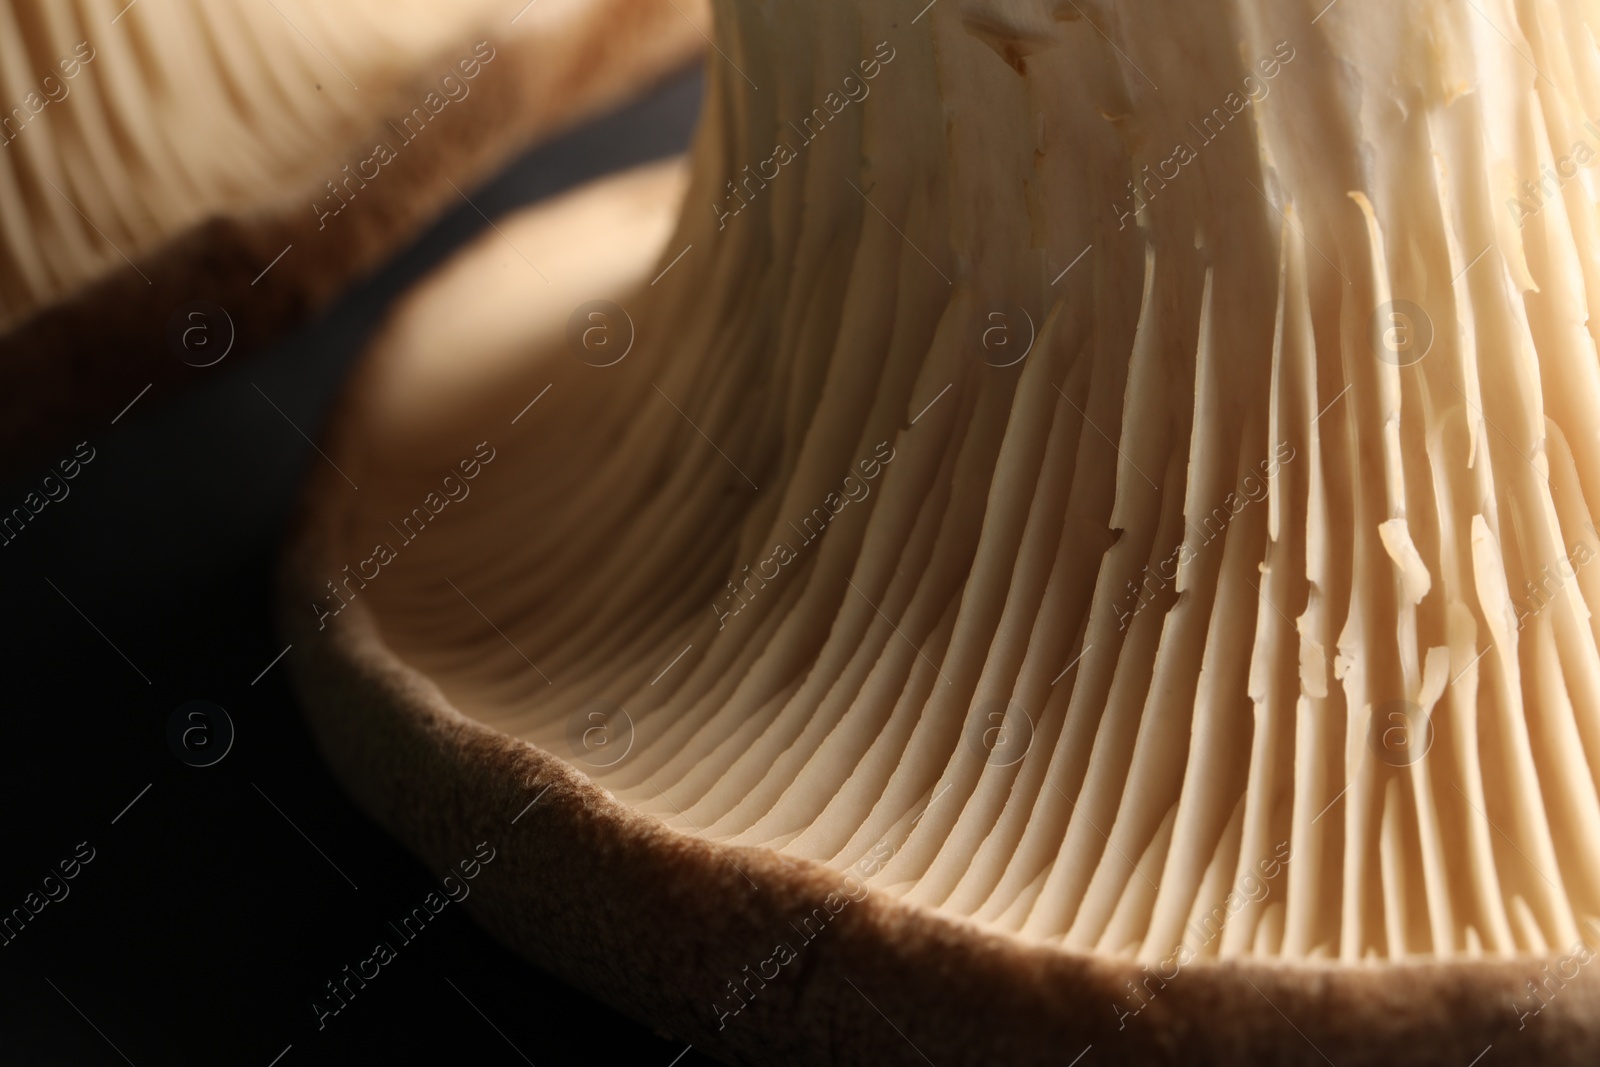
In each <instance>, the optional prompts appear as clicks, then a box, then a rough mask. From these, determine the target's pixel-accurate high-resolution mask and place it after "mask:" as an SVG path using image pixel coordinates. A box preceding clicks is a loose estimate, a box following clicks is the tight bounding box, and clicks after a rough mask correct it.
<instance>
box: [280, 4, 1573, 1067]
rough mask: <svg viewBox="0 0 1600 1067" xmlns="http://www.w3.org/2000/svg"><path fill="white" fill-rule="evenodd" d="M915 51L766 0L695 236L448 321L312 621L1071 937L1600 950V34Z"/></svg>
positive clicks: (1123, 953) (983, 42) (692, 797)
mask: <svg viewBox="0 0 1600 1067" xmlns="http://www.w3.org/2000/svg"><path fill="white" fill-rule="evenodd" d="M919 6H920V5H916V4H913V5H904V4H898V3H897V4H893V5H885V4H867V3H852V2H845V0H835V2H829V3H826V4H822V5H818V6H815V7H808V8H807V9H806V10H804V11H799V10H796V9H794V8H793V6H792V5H781V4H778V3H773V2H756V0H740V2H737V3H736V2H733V0H723V2H720V3H719V4H718V5H717V7H716V15H717V31H716V35H717V44H718V46H719V54H717V55H713V56H711V57H710V58H709V60H708V69H709V72H710V73H709V78H710V89H709V93H708V98H707V102H706V105H705V111H704V115H703V120H702V127H701V130H700V134H699V137H698V140H697V142H696V145H695V149H694V154H693V160H692V172H691V174H690V175H689V177H688V178H687V183H688V188H687V192H686V193H685V194H684V197H683V207H682V212H681V216H680V217H679V218H678V221H677V223H676V229H675V231H674V232H672V233H671V235H670V237H663V234H665V233H666V225H667V223H666V221H665V219H666V212H667V208H666V207H665V206H664V205H665V204H667V203H668V202H669V200H670V197H671V195H672V194H673V192H674V189H675V187H674V185H673V183H674V182H675V181H678V180H681V179H678V178H674V177H673V176H672V175H670V174H669V175H662V174H654V175H644V176H634V177H630V178H627V179H623V180H620V181H619V182H616V183H613V184H612V185H610V186H607V187H604V188H601V189H599V190H597V191H595V192H593V193H589V194H584V196H585V197H587V199H584V198H582V197H580V198H579V199H577V200H573V201H572V202H570V203H568V204H565V205H559V206H557V207H554V208H551V209H548V211H547V213H546V214H543V215H539V216H537V217H536V218H530V219H529V220H528V221H526V222H524V223H519V224H517V225H519V226H524V227H526V228H525V229H521V230H519V231H518V232H519V233H521V234H523V235H524V237H522V238H519V240H525V241H526V242H527V247H530V248H539V249H540V250H541V254H543V255H545V256H547V257H548V261H549V263H550V264H551V267H552V269H551V270H550V271H549V273H550V274H551V275H552V279H553V281H552V283H551V284H550V285H543V284H539V283H531V284H528V285H524V286H521V292H520V293H519V294H517V295H515V296H513V295H512V294H511V293H510V292H509V291H508V289H507V287H506V285H505V283H493V281H492V279H493V263H494V260H495V258H496V257H497V256H498V255H501V254H503V250H500V251H498V252H497V251H495V245H494V244H493V243H492V242H491V243H487V244H485V245H483V246H482V248H480V249H478V250H476V251H474V252H472V253H470V254H469V255H468V256H466V257H464V258H463V259H462V260H461V261H460V262H459V263H457V264H456V265H454V266H452V267H451V268H450V269H449V270H448V271H447V272H445V273H444V274H443V275H441V276H440V277H439V278H438V279H436V280H434V281H431V282H430V283H429V284H428V285H427V286H426V287H424V289H422V290H421V291H419V293H418V294H417V295H416V296H415V297H414V298H412V300H411V301H410V302H409V303H408V304H407V305H406V307H405V308H404V309H403V310H402V311H401V312H400V313H399V315H398V316H397V317H396V318H395V320H394V321H393V323H392V324H391V325H390V327H389V328H388V330H387V331H386V332H385V334H384V335H383V336H382V338H381V339H380V341H379V342H378V344H377V345H376V346H375V348H374V350H373V352H372V354H371V356H370V357H369V360H368V363H367V365H366V367H365V369H364V371H363V374H362V375H361V376H360V377H358V378H357V380H356V382H355V383H354V384H353V385H352V387H351V390H350V392H349V394H348V399H347V403H346V408H345V410H344V412H343V414H342V415H341V417H340V419H339V421H338V423H337V424H336V432H335V435H334V448H333V450H332V451H331V453H330V454H331V455H332V457H333V460H334V461H335V462H337V463H338V464H339V466H340V467H341V469H342V470H343V471H344V473H345V474H347V475H348V476H349V477H350V478H352V479H353V480H354V482H356V483H359V484H360V486H361V488H360V491H359V492H356V491H354V490H352V489H350V488H349V486H347V485H345V484H343V483H342V482H341V481H340V479H339V477H338V476H337V475H335V474H333V472H331V471H326V470H324V471H321V472H319V473H318V475H317V485H318V488H317V489H316V490H315V491H314V496H313V499H314V500H316V501H319V502H320V503H319V505H318V506H319V507H321V508H322V509H324V511H323V514H324V516H325V517H327V516H333V515H337V516H338V517H339V518H338V522H337V523H332V521H331V519H329V520H328V525H327V526H326V529H327V530H329V531H333V532H330V533H326V534H325V535H324V536H327V537H328V538H330V539H331V541H330V543H332V544H334V545H336V546H338V547H339V549H340V550H341V551H342V552H343V555H339V554H338V552H332V551H330V553H328V554H327V555H325V556H324V557H323V558H322V560H321V562H322V563H324V564H326V563H328V562H329V561H330V560H333V561H348V562H350V563H351V564H352V565H354V567H355V568H356V569H357V571H358V572H359V575H360V577H358V578H357V580H356V581H351V578H350V575H351V574H352V573H353V572H352V571H351V570H346V571H344V572H338V571H326V570H325V571H316V572H314V573H313V572H312V571H311V570H306V569H303V568H302V569H299V570H297V572H296V573H297V576H298V577H297V582H298V584H297V586H296V588H297V589H299V590H302V591H311V592H312V593H313V596H314V597H315V600H314V601H312V602H308V601H310V600H311V598H310V597H302V598H301V599H299V600H297V601H295V602H294V603H293V604H292V605H291V606H290V608H289V611H290V612H291V626H292V628H293V629H294V631H295V632H297V633H300V634H302V635H303V637H304V639H305V640H307V641H315V640H318V637H317V632H318V631H319V630H321V629H323V628H327V627H335V628H336V627H337V626H339V625H340V624H341V621H342V620H341V619H340V618H339V616H340V615H341V614H342V613H343V611H344V610H345V608H346V607H347V606H355V605H359V606H360V613H363V614H362V617H365V618H370V619H371V620H373V621H374V622H375V623H376V626H377V629H378V632H379V633H380V634H381V638H382V641H383V643H384V645H385V646H386V647H387V649H388V650H390V651H392V653H393V654H394V655H395V656H397V657H398V658H399V659H400V660H401V661H403V662H404V663H405V664H406V665H408V667H409V668H411V669H412V670H414V671H415V672H416V673H417V674H418V675H420V676H422V677H425V678H426V679H428V680H429V681H430V682H431V683H433V684H434V685H437V687H438V691H439V693H440V694H442V697H443V699H444V700H446V701H447V702H448V704H449V705H451V706H453V707H454V708H455V709H457V710H458V711H459V712H460V713H462V714H463V715H465V716H466V717H468V718H469V719H472V720H476V721H477V722H478V723H481V724H483V725H485V726H487V727H489V728H491V729H492V730H494V731H498V732H501V733H503V734H505V735H508V736H510V737H512V738H516V739H521V740H523V741H527V742H531V743H532V744H533V745H535V746H538V747H539V748H540V749H543V750H545V751H547V752H551V753H554V754H557V755H559V756H561V757H562V758H563V759H565V760H567V761H568V762H570V763H571V764H572V766H574V767H576V768H577V769H579V770H582V771H584V772H585V773H586V774H588V775H589V777H590V778H592V779H593V781H594V782H595V783H597V784H598V785H600V786H603V787H604V789H605V790H607V791H609V793H611V794H612V795H613V796H614V797H615V798H616V799H617V800H618V801H620V802H622V803H623V804H625V805H627V806H630V807H632V808H633V809H635V810H636V811H638V812H641V813H644V814H646V815H649V816H653V817H655V818H657V819H659V820H660V821H661V822H663V823H665V824H666V825H667V826H669V827H672V828H675V829H676V830H680V831H682V832H683V833H684V834H687V835H690V836H691V837H696V838H703V839H707V840H709V841H711V842H713V843H715V845H716V846H717V847H718V848H719V849H728V850H736V847H737V846H750V847H756V848H759V849H765V850H770V851H773V852H776V853H779V854H781V855H784V856H789V857H795V858H799V859H805V860H813V861H817V862H819V863H821V864H823V865H825V866H826V867H828V868H831V869H833V870H835V871H838V872H850V873H854V874H856V875H858V876H860V877H863V878H864V880H865V881H866V882H867V884H868V885H869V886H871V887H873V888H874V889H876V890H880V891H881V892H882V893H883V894H887V895H889V896H892V897H897V898H899V899H900V900H901V901H903V902H906V903H910V904H915V905H920V906H921V907H923V908H926V909H933V910H934V911H936V912H941V913H945V914H947V915H950V916H954V917H957V918H959V919H960V920H962V921H964V922H965V921H970V922H973V923H976V924H978V925H979V926H981V927H983V928H985V929H986V930H988V931H991V932H998V933H1000V934H1003V935H1005V936H1006V937H1009V938H1014V939H1019V940H1020V941H1022V942H1027V943H1035V944H1041V945H1046V946H1055V947H1058V948H1061V949H1065V950H1069V951H1072V952H1076V953H1086V954H1091V955H1095V956H1102V957H1126V958H1130V959H1132V960H1135V961H1156V960H1166V959H1170V958H1171V957H1172V956H1173V954H1174V953H1175V952H1182V953H1185V954H1186V955H1185V959H1187V958H1192V957H1210V956H1215V957H1253V958H1261V959H1266V958H1274V959H1280V960H1284V961H1291V962H1300V961H1309V960H1317V959H1321V960H1326V961H1342V962H1356V961H1362V960H1368V959H1373V958H1376V959H1381V960H1385V961H1400V960H1403V959H1407V958H1415V957H1428V958H1431V959H1433V960H1438V961H1445V960H1450V959H1453V958H1455V959H1482V958H1484V957H1504V958H1510V957H1522V956H1548V955H1551V954H1559V953H1564V952H1566V951H1568V950H1569V949H1571V948H1572V947H1573V946H1574V945H1575V944H1577V943H1578V942H1579V941H1580V939H1583V940H1587V941H1589V942H1600V799H1597V792H1596V776H1597V773H1600V655H1597V631H1596V629H1595V622H1594V620H1593V619H1592V618H1591V615H1590V610H1589V608H1588V607H1587V605H1588V604H1590V603H1596V602H1600V568H1591V567H1588V566H1586V564H1587V563H1588V562H1589V561H1590V560H1592V559H1594V558H1595V557H1596V555H1597V553H1600V532H1597V531H1596V529H1595V527H1594V525H1593V522H1592V516H1593V514H1594V513H1595V511H1596V507H1595V505H1591V504H1590V503H1589V500H1590V497H1589V495H1588V494H1589V493H1590V492H1591V491H1597V492H1600V489H1597V486H1600V364H1597V362H1596V350H1595V345H1594V336H1593V334H1592V327H1591V326H1590V323H1589V311H1588V301H1589V299H1590V298H1591V297H1593V296H1596V295H1600V258H1597V253H1600V230H1597V228H1596V226H1595V214H1594V209H1593V202H1592V198H1591V193H1590V189H1591V187H1592V183H1593V176H1592V173H1591V172H1590V171H1588V170H1583V169H1581V167H1580V166H1579V165H1578V164H1582V163H1583V158H1584V157H1583V155H1582V153H1581V152H1580V151H1579V149H1578V147H1576V146H1587V147H1588V152H1587V156H1588V157H1589V158H1593V157H1594V156H1595V150H1594V149H1595V146H1596V144H1597V143H1600V137H1596V136H1595V135H1594V134H1593V133H1592V132H1590V131H1592V130H1593V127H1592V126H1586V125H1585V123H1586V120H1587V119H1588V117H1590V116H1600V61H1597V57H1596V54H1595V44H1594V34H1595V32H1596V30H1597V28H1600V27H1597V24H1596V23H1597V15H1600V9H1597V8H1596V7H1595V6H1594V5H1593V4H1587V3H1549V4H1511V3H1495V4H1484V5H1476V4H1454V3H1442V2H1426V0H1416V2H1409V3H1401V4H1388V3H1379V2H1377V0H1342V2H1341V0H1335V2H1334V3H1333V4H1327V5H1326V6H1324V2H1308V0H1297V2H1295V3H1277V2H1268V0H1230V2H1226V3H1222V2H1218V3H1195V4H1178V5H1174V4H1157V3H1154V2H1152V0H1135V2H1130V3H1119V4H1115V5H1112V4H1107V3H1089V2H1087V0H1084V2H1083V3H1081V4H1080V3H1072V2H1071V0H1063V2H1061V3H1049V2H1045V0H1014V2H1011V0H1007V2H1003V0H947V2H945V3H936V4H931V5H928V6H927V7H926V8H923V10H922V11H921V12H920V13H919V12H918V11H917V8H918V7H919ZM1575 158H1576V159H1577V160H1578V163H1577V164H1575V163H1574V162H1573V161H1574V159H1575ZM1584 165H1586V164H1584ZM652 188H653V189H654V190H655V191H654V192H651V189H652ZM1508 200H1509V203H1508ZM645 201H650V202H653V203H655V204H656V205H657V207H656V208H654V209H652V210H653V212H654V213H653V214H650V215H649V218H650V219H651V220H653V221H651V222H649V224H648V225H645V224H643V223H641V222H639V221H638V218H639V216H638V214H637V212H636V210H635V209H636V208H637V205H638V204H640V203H642V202H645ZM625 208H626V210H625ZM562 219H565V220H566V221H565V222H562V221H560V220H562ZM580 235H582V236H580ZM493 241H498V238H494V239H493ZM650 256H654V257H655V258H654V260H653V262H649V263H647V262H646V259H647V258H648V257H650ZM629 263H631V267H630V266H628V265H627V264H629ZM625 268H626V269H625ZM597 298H604V299H606V300H609V301H613V303H611V304H609V305H604V306H602V305H594V306H590V305H588V304H586V303H585V302H586V301H589V300H592V299H597ZM574 308H577V309H578V310H577V311H576V312H574V311H573V309H574ZM607 346H610V347H607ZM446 353H448V355H447V354H446ZM536 394H537V396H536ZM530 401H531V402H532V403H531V405H530ZM519 409H520V410H519ZM513 417H514V418H513ZM478 442H482V444H481V445H480V444H477V443H478ZM491 455H492V457H493V458H492V459H486V458H485V457H489V456H491ZM468 470H471V471H472V474H473V477H472V479H471V480H470V483H469V481H467V480H464V476H465V474H466V472H467V471H468ZM447 498H448V499H447ZM375 542H376V546H375V545H374V543H375ZM385 550H386V551H385ZM363 557H365V558H363ZM358 561H359V562H358ZM306 654H307V655H315V653H306ZM312 700H313V702H315V701H316V697H315V695H314V694H313V695H312ZM316 714H317V715H318V716H320V717H323V718H333V717H335V716H337V715H338V711H337V710H336V709H334V708H331V707H324V708H322V709H320V710H318V711H317V713H316ZM1247 995H1248V994H1247ZM1494 1010H1495V1011H1496V1012H1503V1005H1501V1004H1499V1003H1496V1004H1495V1006H1494ZM1352 1039H1354V1038H1352ZM1065 1051H1066V1052H1067V1054H1068V1055H1070V1054H1071V1053H1072V1052H1073V1051H1075V1050H1073V1049H1067V1050H1065ZM1302 1051H1304V1050H1303V1049H1302ZM1063 1062H1064V1061H1063ZM1363 1062H1368V1061H1365V1060H1364V1061H1363Z"/></svg>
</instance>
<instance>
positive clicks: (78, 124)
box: [0, 0, 704, 451]
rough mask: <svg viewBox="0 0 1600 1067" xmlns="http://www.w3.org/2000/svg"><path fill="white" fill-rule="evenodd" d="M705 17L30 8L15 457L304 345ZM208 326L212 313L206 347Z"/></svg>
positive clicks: (165, 3)
mask: <svg viewBox="0 0 1600 1067" xmlns="http://www.w3.org/2000/svg"><path fill="white" fill-rule="evenodd" d="M691 15H692V16H694V17H695V18H699V19H701V20H702V21H703V19H704V12H703V9H702V7H701V5H699V4H697V3H687V4H681V5H677V7H676V9H675V7H674V5H673V4H671V3H666V2H662V0H604V2H599V3H595V2H587V0H543V2H542V3H539V4H536V5H529V4H527V3H526V0H524V2H523V3H513V2H512V0H466V2H458V3H452V4H431V3H422V2H418V0H406V2H404V3H400V4H395V3H376V2H369V0H358V2H351V3H344V4H338V5H332V6H330V5H327V4H316V3H307V2H305V0H272V2H271V3H264V4H257V3H239V2H236V0H135V2H134V3H131V4H112V3H85V4H61V3H57V2H54V0H50V2H46V0H8V2H7V3H5V4H4V5H0V39H3V44H0V395H4V396H7V397H10V398H11V400H10V402H8V403H7V404H6V405H5V407H4V419H3V420H0V421H3V423H4V426H5V430H4V431H3V434H0V443H3V445H4V446H6V447H8V448H9V449H10V450H13V451H14V450H16V449H17V448H19V447H22V448H31V447H39V446H40V445H41V444H42V439H43V438H48V437H51V436H59V435H61V434H64V433H67V432H70V428H69V427H68V426H66V425H63V424H64V423H66V422H68V421H69V420H77V421H81V420H83V419H84V418H87V417H94V418H98V417H100V416H101V415H104V416H105V417H107V418H109V417H111V415H113V414H114V413H115V412H116V411H117V410H118V409H119V408H121V407H122V406H123V405H124V404H126V403H127V401H128V399H129V398H130V397H131V396H133V394H134V393H135V392H137V391H138V390H139V389H140V388H141V387H142V386H144V385H145V384H148V383H149V382H150V381H151V380H152V378H163V377H168V378H170V377H172V376H173V375H178V374H181V373H182V371H183V367H182V363H181V362H180V359H181V360H184V361H187V362H190V363H192V364H196V365H199V364H203V363H204V361H205V360H208V359H214V358H217V352H218V350H220V349H223V348H224V346H225V345H226V344H227V343H228V341H229V340H231V339H234V338H237V339H238V340H239V341H240V343H241V344H247V343H250V342H256V341H261V340H264V339H267V338H269V337H271V336H274V335H276V334H278V333H280V332H282V331H284V330H286V329H287V328H288V327H289V326H291V325H293V324H294V323H296V322H298V321H299V320H300V319H301V318H303V317H304V316H305V315H307V314H308V313H309V312H310V311H312V310H314V309H315V308H317V307H318V306H320V305H321V304H322V303H323V302H324V301H326V300H327V299H328V298H329V297H330V296H331V295H332V294H333V293H334V292H335V291H336V290H337V289H338V288H339V287H340V286H341V285H343V284H344V283H346V282H348V281H349V280H351V279H352V278H354V277H356V276H358V275H360V274H362V273H364V272H366V271H368V270H371V269H372V268H374V267H375V266H377V265H378V264H380V263H381V262H382V261H383V260H384V259H385V258H386V257H387V256H388V255H389V254H390V253H392V252H393V251H394V250H395V249H396V248H398V247H399V246H400V245H401V244H402V243H403V242H405V241H406V240H408V239H410V238H411V237H412V236H414V235H415V233H416V232H417V231H418V230H419V229H420V228H421V227H422V225H423V224H424V223H425V222H427V221H428V220H429V219H430V218H432V217H433V216H434V215H435V214H437V213H438V212H439V211H441V210H442V209H443V208H445V207H446V206H449V205H450V204H452V203H456V202H459V200H460V198H461V196H462V195H464V194H462V193H461V192H460V190H461V189H463V188H465V189H467V190H469V191H470V190H471V188H472V186H473V185H474V184H475V183H476V182H477V181H478V180H479V179H480V178H481V177H482V176H483V175H484V174H486V173H487V172H489V171H490V170H491V169H492V168H493V167H495V166H496V165H498V164H500V163H502V162H503V161H504V160H505V159H506V158H507V156H508V155H509V154H510V153H512V152H513V151H516V150H518V149H519V148H521V147H524V146H525V145H527V144H528V143H529V142H530V141H532V140H534V139H536V138H538V137H541V136H548V135H549V134H551V133H552V132H554V131H555V130H558V129H561V128H563V127H565V126H567V125H568V124H570V123H572V122H573V121H575V120H577V119H579V118H581V117H583V116H585V115H587V114H590V113H592V112H593V111H595V110H596V109H598V108H600V107H604V106H606V105H608V104H610V103H613V102H615V101H617V100H618V99H619V98H620V97H622V96H623V95H625V94H627V93H628V92H630V91H631V90H633V89H635V88H636V87H638V86H640V85H641V84H643V83H646V82H648V81H650V80H651V79H653V78H656V77H658V76H659V75H661V74H662V73H663V72H665V71H667V70H669V69H671V68H672V67H673V66H675V65H677V64H679V63H682V62H684V61H686V60H687V59H688V58H689V57H690V56H691V55H692V54H693V52H694V51H695V50H696V49H698V48H699V47H700V45H701V43H702V40H701V36H700V33H699V30H698V29H697V27H696V25H695V23H694V22H693V21H691V19H690V16H691ZM452 184H454V185H455V187H456V188H454V189H452V187H451V186H452ZM185 309H189V310H198V311H199V312H200V313H201V315H200V318H198V319H196V320H195V323H196V324H197V325H198V327H199V329H198V331H197V332H193V333H192V335H189V334H185V333H184V325H183V323H187V322H188V319H186V318H183V317H182V314H181V313H183V312H184V310H185ZM175 318H177V319H179V320H180V324H179V326H178V327H177V328H176V330H175V331H174V330H173V329H171V328H170V327H172V320H174V319H175ZM169 334H170V335H171V336H169ZM185 337H188V339H189V340H190V341H193V342H195V343H194V344H193V345H187V344H185V343H184V341H183V338H185ZM201 338H205V339H207V343H209V344H210V348H209V349H206V350H204V351H200V350H198V349H199V348H200V347H201V346H200V344H199V341H200V339H201ZM212 342H214V343H212ZM190 348H195V349H197V350H195V351H190V350H189V349H190ZM95 353H104V354H105V355H104V356H103V357H98V356H96V355H95Z"/></svg>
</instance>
